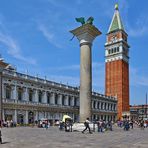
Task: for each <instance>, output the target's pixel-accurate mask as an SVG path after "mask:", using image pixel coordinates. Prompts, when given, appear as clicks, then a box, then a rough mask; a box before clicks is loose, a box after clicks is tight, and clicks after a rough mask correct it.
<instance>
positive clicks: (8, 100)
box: [3, 99, 79, 108]
mask: <svg viewBox="0 0 148 148" xmlns="http://www.w3.org/2000/svg"><path fill="white" fill-rule="evenodd" d="M3 103H13V104H20V105H37V106H49V107H61V108H79V107H78V106H68V105H62V104H47V103H39V102H30V101H25V100H22V101H21V100H12V99H3Z"/></svg>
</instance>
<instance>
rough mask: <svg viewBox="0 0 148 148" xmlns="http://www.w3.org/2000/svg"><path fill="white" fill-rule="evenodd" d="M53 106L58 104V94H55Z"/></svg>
mask: <svg viewBox="0 0 148 148" xmlns="http://www.w3.org/2000/svg"><path fill="white" fill-rule="evenodd" d="M55 104H56V105H57V104H58V94H55Z"/></svg>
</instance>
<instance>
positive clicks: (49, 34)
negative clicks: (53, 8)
mask: <svg viewBox="0 0 148 148" xmlns="http://www.w3.org/2000/svg"><path fill="white" fill-rule="evenodd" d="M39 30H40V31H41V32H42V34H43V35H44V37H45V38H46V39H47V40H48V42H49V43H50V44H52V45H54V46H55V47H57V48H62V45H60V44H59V43H58V41H57V39H56V37H55V34H54V33H52V32H50V31H49V30H48V29H47V28H46V27H45V25H43V24H40V25H39Z"/></svg>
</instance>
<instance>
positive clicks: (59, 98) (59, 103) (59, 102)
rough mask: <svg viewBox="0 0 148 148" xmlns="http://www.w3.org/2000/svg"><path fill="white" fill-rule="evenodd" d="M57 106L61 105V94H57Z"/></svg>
mask: <svg viewBox="0 0 148 148" xmlns="http://www.w3.org/2000/svg"><path fill="white" fill-rule="evenodd" d="M58 105H62V94H58Z"/></svg>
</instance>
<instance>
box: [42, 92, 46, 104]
mask: <svg viewBox="0 0 148 148" xmlns="http://www.w3.org/2000/svg"><path fill="white" fill-rule="evenodd" d="M43 103H47V92H46V91H44V92H43Z"/></svg>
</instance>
